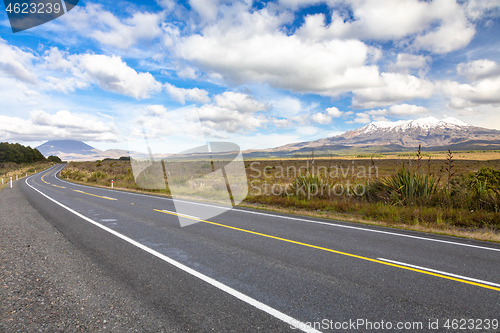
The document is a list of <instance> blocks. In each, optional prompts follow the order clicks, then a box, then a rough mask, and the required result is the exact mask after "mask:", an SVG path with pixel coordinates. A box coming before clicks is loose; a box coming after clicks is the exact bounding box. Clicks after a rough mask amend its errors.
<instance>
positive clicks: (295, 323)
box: [25, 176, 321, 333]
mask: <svg viewBox="0 0 500 333" xmlns="http://www.w3.org/2000/svg"><path fill="white" fill-rule="evenodd" d="M31 177H33V176H30V177H28V178H26V180H25V183H26V185H28V186H29V187H31V188H32V189H34V190H35V191H37V192H38V193H40V194H41V195H43V196H44V197H46V198H47V199H49V200H50V201H52V202H54V203H56V204H57V205H59V206H61V207H62V208H64V209H66V210H67V211H69V212H71V213H73V214H75V215H76V216H78V217H80V218H82V219H84V220H85V221H87V222H89V223H91V224H93V225H95V226H96V227H99V228H101V229H103V230H105V231H107V232H109V233H110V234H112V235H114V236H116V237H118V238H120V239H122V240H124V241H126V242H128V243H130V244H132V245H134V246H136V247H138V248H140V249H141V250H143V251H146V252H148V253H150V254H152V255H154V256H155V257H157V258H159V259H161V260H163V261H165V262H167V263H169V264H171V265H173V266H175V267H177V268H179V269H181V270H183V271H184V272H186V273H188V274H191V275H193V276H194V277H197V278H198V279H200V280H202V281H204V282H206V283H208V284H210V285H212V286H214V287H216V288H217V289H219V290H222V291H224V292H226V293H228V294H229V295H231V296H234V297H236V298H237V299H239V300H241V301H243V302H245V303H247V304H249V305H251V306H253V307H255V308H257V309H259V310H261V311H264V312H266V313H268V314H270V315H271V316H273V317H275V318H277V319H279V320H281V321H283V322H285V323H287V324H289V325H290V326H293V327H295V328H296V329H299V330H301V331H303V332H311V333H321V332H320V331H318V330H316V329H314V328H312V327H311V326H309V325H308V324H306V323H303V322H301V321H299V320H297V319H295V318H292V317H290V316H288V315H287V314H285V313H283V312H281V311H279V310H276V309H274V308H272V307H270V306H268V305H266V304H264V303H262V302H259V301H257V300H256V299H253V298H251V297H250V296H247V295H245V294H243V293H241V292H239V291H237V290H236V289H233V288H231V287H229V286H227V285H225V284H223V283H221V282H219V281H217V280H215V279H212V278H211V277H209V276H206V275H204V274H202V273H200V272H198V271H196V270H194V269H192V268H190V267H188V266H186V265H184V264H182V263H180V262H178V261H176V260H174V259H172V258H169V257H167V256H165V255H163V254H161V253H159V252H157V251H155V250H153V249H151V248H149V247H147V246H144V245H143V244H141V243H139V242H137V241H135V240H133V239H131V238H129V237H127V236H125V235H122V234H120V233H119V232H116V231H115V230H113V229H110V228H108V227H105V226H103V225H101V224H100V223H98V222H96V221H94V220H92V219H90V218H88V217H86V216H84V215H82V214H80V213H78V212H77V211H75V210H73V209H71V208H69V207H67V206H65V205H64V204H62V203H60V202H59V201H56V200H55V199H53V198H51V197H49V196H48V195H46V194H45V193H43V192H42V191H40V190H38V189H36V188H35V187H33V186H31V185H30V184H29V183H28V179H30V178H31Z"/></svg>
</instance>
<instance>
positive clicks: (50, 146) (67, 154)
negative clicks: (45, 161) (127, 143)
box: [37, 140, 128, 161]
mask: <svg viewBox="0 0 500 333" xmlns="http://www.w3.org/2000/svg"><path fill="white" fill-rule="evenodd" d="M37 149H38V150H39V151H40V152H41V153H42V154H43V155H44V156H50V155H54V156H58V157H59V158H61V159H62V160H63V161H92V160H102V159H105V158H119V157H122V156H128V151H126V150H120V149H109V150H106V151H102V150H100V149H97V148H94V147H92V146H90V145H88V144H86V143H85V142H82V141H76V140H51V141H47V142H45V143H44V144H42V145H40V146H38V147H37Z"/></svg>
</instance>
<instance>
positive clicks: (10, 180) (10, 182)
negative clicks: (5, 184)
mask: <svg viewBox="0 0 500 333" xmlns="http://www.w3.org/2000/svg"><path fill="white" fill-rule="evenodd" d="M10 188H12V177H10Z"/></svg>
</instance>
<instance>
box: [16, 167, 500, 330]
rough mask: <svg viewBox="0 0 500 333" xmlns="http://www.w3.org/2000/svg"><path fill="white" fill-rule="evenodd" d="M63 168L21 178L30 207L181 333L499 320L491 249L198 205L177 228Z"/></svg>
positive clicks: (498, 278)
mask: <svg viewBox="0 0 500 333" xmlns="http://www.w3.org/2000/svg"><path fill="white" fill-rule="evenodd" d="M63 167H64V165H59V166H56V167H53V168H52V169H50V170H48V171H46V172H44V173H40V174H37V175H34V176H32V177H30V178H28V179H26V181H25V183H24V184H23V185H22V188H23V192H24V193H25V195H26V197H27V198H28V200H29V201H30V202H31V203H32V205H33V206H34V207H35V208H37V209H38V210H39V211H40V212H41V214H42V215H43V216H44V217H46V218H47V220H49V221H51V223H53V224H54V226H56V227H57V228H58V229H59V230H60V231H61V232H62V233H63V234H64V235H65V236H66V237H67V238H68V239H69V240H70V241H72V242H73V243H74V244H76V245H77V246H78V247H79V248H80V249H81V250H82V251H84V252H85V253H86V254H87V255H88V256H89V257H91V258H92V260H94V261H95V262H96V263H98V264H100V265H101V266H102V267H105V268H106V271H107V272H109V274H110V275H111V276H113V277H114V278H116V279H120V280H121V281H123V282H125V283H126V284H127V285H128V286H129V287H130V288H132V289H133V290H135V291H136V292H137V295H138V296H137V297H141V298H143V299H144V300H145V301H146V302H148V303H150V304H152V305H153V306H154V307H155V308H156V309H158V311H162V312H163V313H164V318H165V321H168V322H171V323H175V324H176V326H179V327H182V328H183V329H184V330H186V331H188V330H191V331H204V332H205V331H217V332H222V331H224V332H227V331H235V332H236V331H237V332H243V331H244V332H253V331H265V332H270V331H274V332H284V331H292V330H297V329H300V330H302V331H312V332H314V331H370V330H376V329H377V327H379V328H380V327H385V328H387V329H389V331H391V330H392V331H402V330H405V329H409V330H412V331H418V330H420V329H422V331H429V330H431V328H434V327H435V326H432V325H435V324H436V323H438V325H440V327H439V331H443V330H445V327H444V326H443V325H446V323H447V322H448V324H451V323H452V322H451V320H462V319H464V320H469V319H474V320H483V321H484V323H486V322H487V321H489V322H490V326H491V325H494V324H495V321H496V323H497V325H498V320H500V246H498V245H496V244H489V243H483V242H477V241H468V240H462V239H455V238H452V237H444V236H443V237H441V236H434V235H427V234H423V233H416V232H405V231H399V230H397V231H395V230H392V229H386V228H380V227H368V226H362V225H356V224H349V223H342V222H334V221H329V220H321V219H312V218H302V217H296V216H290V215H280V214H274V213H266V212H260V211H253V210H247V209H233V210H230V211H227V212H223V213H221V214H220V215H218V216H216V217H214V218H212V219H210V220H201V219H199V218H197V216H200V215H202V214H197V212H201V211H206V210H213V211H216V212H217V211H222V210H221V208H220V207H218V206H217V205H213V204H206V203H198V202H187V204H189V205H190V207H191V206H192V212H190V214H189V218H190V219H192V220H193V221H196V222H198V223H196V224H193V225H190V226H187V227H183V228H181V227H180V225H179V223H178V217H177V215H176V213H175V207H174V204H173V201H172V200H171V199H169V198H164V197H158V196H152V195H145V194H139V193H130V192H122V191H116V190H111V189H103V188H94V187H88V186H82V185H78V184H73V183H70V182H67V181H64V180H62V179H59V178H58V177H57V174H58V172H59V171H60V170H61V169H62V168H63ZM469 324H470V322H469ZM369 325H371V326H369ZM377 325H378V326H377ZM380 325H385V326H380ZM389 325H390V326H389ZM311 326H313V327H311ZM431 326H432V327H431ZM484 327H486V326H484ZM484 327H483V328H484ZM497 327H498V326H497ZM451 328H452V327H450V329H451ZM475 328H477V327H475ZM491 328H494V326H491ZM496 330H498V328H497V329H496ZM492 331H495V330H492Z"/></svg>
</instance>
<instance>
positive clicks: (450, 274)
mask: <svg viewBox="0 0 500 333" xmlns="http://www.w3.org/2000/svg"><path fill="white" fill-rule="evenodd" d="M377 260H380V261H386V262H390V263H392V264H396V265H401V266H407V267H411V268H416V269H420V270H423V271H428V272H432V273H437V274H442V275H447V276H451V277H455V278H458V279H462V280H468V281H472V282H477V283H482V284H487V285H489V286H492V287H500V284H498V283H494V282H489V281H484V280H479V279H475V278H471V277H467V276H463V275H458V274H453V273H448V272H443V271H438V270H437V269H432V268H427V267H422V266H416V265H411V264H407V263H404V262H400V261H395V260H389V259H384V258H377Z"/></svg>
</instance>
